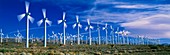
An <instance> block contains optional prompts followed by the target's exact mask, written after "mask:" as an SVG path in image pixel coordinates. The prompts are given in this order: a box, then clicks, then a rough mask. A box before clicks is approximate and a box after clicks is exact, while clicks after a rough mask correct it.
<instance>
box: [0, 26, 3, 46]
mask: <svg viewBox="0 0 170 55" xmlns="http://www.w3.org/2000/svg"><path fill="white" fill-rule="evenodd" d="M3 35H4V34H3V33H2V29H1V31H0V36H1V43H2V40H3V39H2V36H3Z"/></svg>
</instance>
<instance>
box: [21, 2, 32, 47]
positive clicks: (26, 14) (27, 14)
mask: <svg viewBox="0 0 170 55" xmlns="http://www.w3.org/2000/svg"><path fill="white" fill-rule="evenodd" d="M25 9H26V11H25V13H23V14H20V15H18V20H19V21H21V20H22V19H23V18H24V17H27V23H26V24H27V29H26V31H27V34H26V35H27V37H26V39H27V41H26V48H29V21H31V22H32V23H33V22H34V19H33V18H32V17H31V16H30V15H31V13H30V12H29V2H25Z"/></svg>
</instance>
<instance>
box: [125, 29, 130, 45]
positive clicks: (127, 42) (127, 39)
mask: <svg viewBox="0 0 170 55" xmlns="http://www.w3.org/2000/svg"><path fill="white" fill-rule="evenodd" d="M129 34H130V32H129V31H125V32H124V35H125V36H126V44H129V37H128V35H129Z"/></svg>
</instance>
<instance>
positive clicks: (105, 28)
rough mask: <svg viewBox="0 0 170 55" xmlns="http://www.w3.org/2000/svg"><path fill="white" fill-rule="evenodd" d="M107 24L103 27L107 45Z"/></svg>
mask: <svg viewBox="0 0 170 55" xmlns="http://www.w3.org/2000/svg"><path fill="white" fill-rule="evenodd" d="M107 29H108V28H107V23H106V24H105V27H103V30H105V33H106V45H107V44H108V40H107Z"/></svg>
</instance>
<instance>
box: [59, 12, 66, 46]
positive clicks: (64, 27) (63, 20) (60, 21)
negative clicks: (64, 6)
mask: <svg viewBox="0 0 170 55" xmlns="http://www.w3.org/2000/svg"><path fill="white" fill-rule="evenodd" d="M65 16H66V13H65V12H63V19H62V20H58V24H60V23H62V22H63V23H64V26H63V35H64V45H65V44H66V40H65V38H66V36H65V31H66V30H65V29H66V28H67V24H66V20H65Z"/></svg>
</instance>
